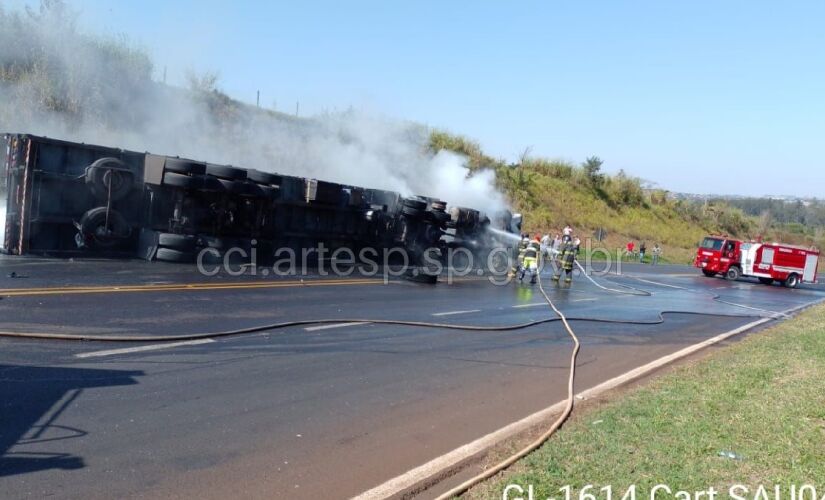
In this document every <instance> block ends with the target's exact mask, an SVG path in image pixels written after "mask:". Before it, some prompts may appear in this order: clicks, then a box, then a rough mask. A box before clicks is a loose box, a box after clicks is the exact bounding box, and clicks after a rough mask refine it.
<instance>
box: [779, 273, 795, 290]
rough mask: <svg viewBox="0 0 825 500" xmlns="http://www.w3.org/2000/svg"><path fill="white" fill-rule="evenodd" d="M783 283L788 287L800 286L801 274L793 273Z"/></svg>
mask: <svg viewBox="0 0 825 500" xmlns="http://www.w3.org/2000/svg"><path fill="white" fill-rule="evenodd" d="M782 284H783V285H784V286H785V287H787V288H796V287H797V286H799V275H798V274H796V273H791V275H790V276H788V278H787V279H786V280H785V281H783V282H782Z"/></svg>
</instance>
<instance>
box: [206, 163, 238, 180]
mask: <svg viewBox="0 0 825 500" xmlns="http://www.w3.org/2000/svg"><path fill="white" fill-rule="evenodd" d="M206 173H207V174H209V175H214V176H215V177H217V178H219V179H226V180H228V181H243V180H246V170H244V169H242V168H235V167H230V166H226V165H211V164H210V165H207V166H206Z"/></svg>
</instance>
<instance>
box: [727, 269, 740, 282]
mask: <svg viewBox="0 0 825 500" xmlns="http://www.w3.org/2000/svg"><path fill="white" fill-rule="evenodd" d="M741 277H742V270H741V269H739V268H738V267H736V266H731V267H730V268H729V269H728V272H727V273H725V279H726V280H728V281H736V280H738V279H739V278H741Z"/></svg>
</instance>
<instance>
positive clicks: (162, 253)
mask: <svg viewBox="0 0 825 500" xmlns="http://www.w3.org/2000/svg"><path fill="white" fill-rule="evenodd" d="M155 260H162V261H164V262H178V263H187V264H189V263H192V262H195V256H194V254H192V253H191V252H181V251H180V250H174V249H172V248H158V251H157V252H156V253H155Z"/></svg>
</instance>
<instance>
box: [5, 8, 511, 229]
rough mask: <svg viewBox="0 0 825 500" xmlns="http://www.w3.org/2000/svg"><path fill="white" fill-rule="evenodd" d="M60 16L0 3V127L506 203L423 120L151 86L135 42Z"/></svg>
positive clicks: (459, 199)
mask: <svg viewBox="0 0 825 500" xmlns="http://www.w3.org/2000/svg"><path fill="white" fill-rule="evenodd" d="M67 16H69V17H71V14H70V13H67V12H65V11H58V12H53V11H45V12H43V13H41V14H39V15H31V14H23V15H20V14H15V13H9V12H3V11H2V9H0V131H8V132H26V133H32V134H35V135H47V136H50V137H58V138H61V139H67V140H71V141H76V142H86V143H92V144H101V145H105V146H112V147H119V148H124V149H132V150H137V151H151V152H154V153H158V154H166V155H174V156H181V157H187V158H191V159H196V160H202V161H209V162H213V163H223V164H232V165H237V166H242V167H248V168H257V169H259V170H264V171H269V172H278V173H283V174H290V175H298V176H303V177H312V178H317V179H321V180H328V181H332V182H339V183H344V184H351V185H356V186H362V187H368V188H380V189H387V190H393V191H398V192H400V193H402V194H403V195H406V196H408V195H415V194H418V195H426V196H433V197H438V198H441V199H443V200H444V201H447V202H448V203H449V204H450V205H459V206H467V207H472V208H477V209H480V210H483V211H485V212H487V213H493V212H495V211H498V210H501V209H504V208H506V202H505V199H504V197H503V196H502V195H501V194H500V193H499V192H497V191H496V189H495V174H494V173H493V172H492V171H484V170H482V171H480V172H477V173H475V174H474V175H472V176H468V173H469V171H468V170H467V169H466V168H465V166H464V165H465V159H464V158H463V157H461V156H459V155H456V154H453V153H449V152H445V151H441V152H438V153H433V152H432V151H431V150H430V149H429V148H428V144H429V133H430V131H429V130H428V129H427V128H426V127H423V126H421V125H417V124H413V123H409V122H403V121H400V120H394V119H391V118H387V117H383V116H377V115H375V114H366V113H356V112H347V113H341V114H335V115H325V116H321V117H315V118H310V119H298V118H295V117H292V116H288V115H284V114H281V113H275V112H272V111H266V110H259V109H256V108H253V107H250V106H245V105H241V104H239V103H237V102H234V101H232V100H231V99H229V98H228V97H227V96H225V95H223V94H221V93H220V92H218V91H216V90H215V88H214V85H213V84H214V82H207V84H205V85H203V83H204V82H203V81H197V80H196V81H195V82H194V83H195V85H193V87H194V91H185V90H183V89H179V88H174V87H169V86H166V85H162V84H159V83H157V82H154V81H152V79H151V76H150V75H151V62H150V61H149V60H148V58H146V57H145V56H144V55H143V54H142V53H141V52H140V51H139V50H135V49H133V48H132V47H131V46H129V45H128V44H125V43H124V42H122V41H118V40H108V39H102V38H99V37H95V36H92V35H88V34H83V33H78V32H77V31H76V30H75V29H74V28H73V26H74V23H73V22H71V20H70V21H67V20H66V17H67ZM171 42H173V41H171Z"/></svg>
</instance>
